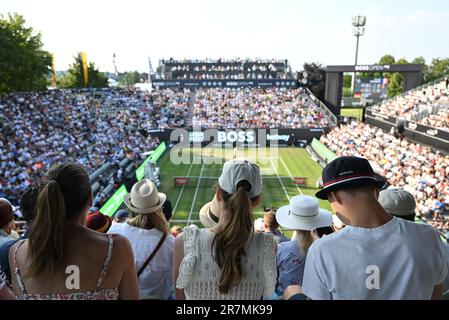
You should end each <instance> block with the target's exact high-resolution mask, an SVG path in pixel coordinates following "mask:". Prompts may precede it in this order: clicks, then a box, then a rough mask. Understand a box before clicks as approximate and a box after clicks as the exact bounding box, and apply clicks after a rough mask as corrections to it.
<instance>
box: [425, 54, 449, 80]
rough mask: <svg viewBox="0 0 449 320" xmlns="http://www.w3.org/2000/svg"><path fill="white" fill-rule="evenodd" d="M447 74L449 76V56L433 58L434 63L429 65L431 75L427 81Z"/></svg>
mask: <svg viewBox="0 0 449 320" xmlns="http://www.w3.org/2000/svg"><path fill="white" fill-rule="evenodd" d="M447 76H449V58H446V59H441V58H437V59H433V60H432V64H431V65H430V66H429V77H428V79H427V82H431V81H435V80H438V79H440V78H442V77H447Z"/></svg>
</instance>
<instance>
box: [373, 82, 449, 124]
mask: <svg viewBox="0 0 449 320" xmlns="http://www.w3.org/2000/svg"><path fill="white" fill-rule="evenodd" d="M371 111H374V112H379V113H381V114H384V115H387V116H392V117H396V118H402V119H405V120H407V121H413V122H416V123H419V124H422V125H426V126H430V127H434V128H436V129H440V130H445V131H449V89H448V87H447V82H446V80H441V81H438V82H434V83H431V84H429V85H427V86H424V87H420V88H417V89H416V90H411V91H409V92H406V93H405V94H404V95H402V96H399V97H397V98H394V99H390V100H386V101H384V102H383V103H381V104H380V105H376V106H374V107H372V108H371Z"/></svg>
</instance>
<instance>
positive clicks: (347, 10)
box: [0, 0, 449, 71]
mask: <svg viewBox="0 0 449 320" xmlns="http://www.w3.org/2000/svg"><path fill="white" fill-rule="evenodd" d="M7 12H18V13H20V14H22V15H23V16H24V17H25V19H26V20H27V24H28V25H29V26H32V27H33V28H35V29H36V30H38V31H40V32H41V33H42V36H43V42H44V46H45V49H46V50H48V51H50V52H54V53H55V56H56V68H57V70H64V69H66V68H67V66H68V65H69V63H70V62H71V61H72V56H73V55H74V54H75V53H76V52H78V51H86V52H87V58H88V60H91V61H94V62H95V63H96V64H97V65H98V66H99V67H100V69H101V70H102V71H113V70H114V69H113V64H112V55H113V53H114V52H115V53H116V56H117V58H116V60H117V66H118V69H119V71H125V70H139V71H147V66H148V57H151V60H152V63H153V66H154V67H155V66H156V65H157V63H158V60H159V58H169V57H176V58H184V57H188V58H207V57H210V58H219V57H224V58H232V57H241V58H246V57H251V58H255V57H260V58H272V57H275V58H280V59H288V60H290V61H291V64H292V67H293V69H294V70H298V69H300V68H301V66H302V64H303V63H304V62H312V61H315V62H320V63H322V64H324V65H333V64H352V63H353V62H354V55H355V38H354V37H353V36H352V26H351V18H352V16H353V15H358V14H363V15H366V16H367V26H366V35H365V36H364V37H363V38H362V39H361V42H360V52H359V63H361V64H368V63H374V62H375V61H377V60H378V59H379V58H380V57H381V56H382V55H383V54H385V53H390V54H393V55H395V56H396V57H397V58H400V57H405V58H407V59H412V58H414V57H416V56H423V57H424V58H426V60H428V61H430V60H431V59H432V58H434V57H449V1H445V0H427V1H424V0H422V1H418V0H408V1H406V0H377V1H373V0H371V1H368V0H340V1H337V0H296V1H295V0H227V1H224V0H223V1H217V0H163V1H162V0H126V1H123V0H59V1H58V0H38V1H36V0H1V1H0V13H7Z"/></svg>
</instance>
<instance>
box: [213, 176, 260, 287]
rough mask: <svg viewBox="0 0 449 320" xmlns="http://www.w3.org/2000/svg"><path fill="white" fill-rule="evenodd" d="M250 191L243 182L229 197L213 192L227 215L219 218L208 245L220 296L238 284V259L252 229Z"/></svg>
mask: <svg viewBox="0 0 449 320" xmlns="http://www.w3.org/2000/svg"><path fill="white" fill-rule="evenodd" d="M250 189H251V185H250V184H249V182H248V181H246V180H243V181H240V182H239V183H238V185H237V191H236V192H235V193H234V194H229V193H227V192H226V191H224V190H222V189H221V188H220V187H219V186H217V192H220V193H221V196H222V198H223V201H224V205H225V209H226V211H227V213H228V214H226V215H223V216H222V217H220V219H223V221H220V223H221V222H222V224H221V225H220V228H219V229H218V230H217V234H216V235H215V237H214V240H213V241H212V250H213V251H214V253H215V256H214V259H215V261H216V263H217V264H218V266H219V267H220V270H221V274H220V280H219V284H218V290H219V292H220V293H225V294H226V293H228V292H229V290H230V289H231V288H232V287H233V286H235V285H237V284H238V283H240V281H241V280H242V265H241V259H242V257H243V256H245V255H246V252H245V246H246V244H247V242H248V240H249V238H250V237H251V236H252V231H253V228H254V218H253V214H252V203H254V202H255V201H256V200H257V198H258V196H257V197H254V198H250V197H249V195H248V191H249V190H250Z"/></svg>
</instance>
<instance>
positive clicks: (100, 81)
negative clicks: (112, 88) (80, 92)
mask: <svg viewBox="0 0 449 320" xmlns="http://www.w3.org/2000/svg"><path fill="white" fill-rule="evenodd" d="M74 59H75V61H74V62H73V63H72V64H71V65H70V67H69V70H68V71H67V74H66V75H65V76H64V77H61V78H58V79H57V80H56V83H57V85H58V87H61V88H85V87H87V88H106V87H108V78H107V77H106V76H105V75H104V74H103V72H100V71H99V70H98V68H96V67H95V64H94V63H93V62H89V64H88V68H87V74H88V81H87V86H84V79H83V73H82V71H81V62H80V61H79V59H78V57H74Z"/></svg>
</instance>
